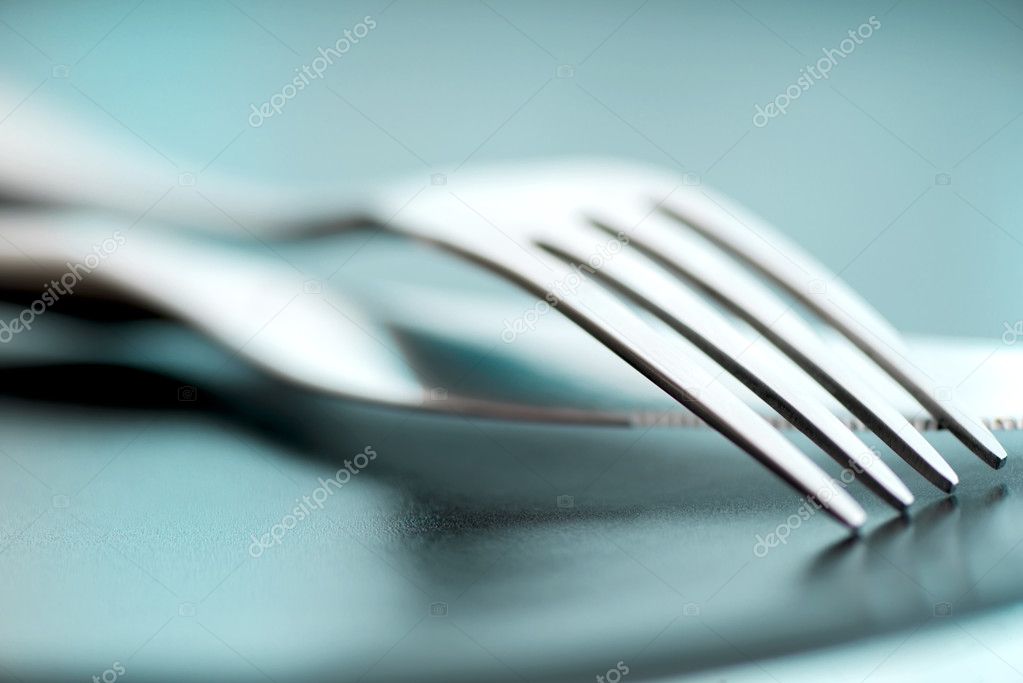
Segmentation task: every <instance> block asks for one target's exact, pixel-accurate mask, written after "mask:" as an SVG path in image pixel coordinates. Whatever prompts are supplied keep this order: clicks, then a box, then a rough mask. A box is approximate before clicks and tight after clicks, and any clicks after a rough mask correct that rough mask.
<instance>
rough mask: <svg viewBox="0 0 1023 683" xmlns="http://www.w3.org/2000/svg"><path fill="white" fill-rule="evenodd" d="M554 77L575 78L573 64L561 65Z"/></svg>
mask: <svg viewBox="0 0 1023 683" xmlns="http://www.w3.org/2000/svg"><path fill="white" fill-rule="evenodd" d="M554 75H555V76H556V77H558V78H575V67H574V66H573V65H571V64H560V65H558V68H556V69H555V70H554Z"/></svg>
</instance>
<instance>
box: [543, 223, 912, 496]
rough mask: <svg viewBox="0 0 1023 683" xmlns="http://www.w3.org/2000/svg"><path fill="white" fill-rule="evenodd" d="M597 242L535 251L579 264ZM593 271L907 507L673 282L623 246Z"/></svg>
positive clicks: (556, 241)
mask: <svg viewBox="0 0 1023 683" xmlns="http://www.w3.org/2000/svg"><path fill="white" fill-rule="evenodd" d="M600 236H601V233H600V232H598V231H597V230H596V229H595V228H593V227H591V226H588V225H580V226H577V227H576V228H574V229H572V230H571V231H566V230H565V229H564V228H563V229H562V230H559V231H558V232H557V233H555V232H554V231H550V236H549V237H547V238H545V239H544V240H543V241H542V242H541V246H542V247H543V248H544V249H546V250H548V251H550V252H551V253H552V254H554V255H555V256H557V257H558V258H561V259H562V260H565V261H566V262H568V263H574V264H585V263H586V261H587V256H586V254H588V253H593V248H594V247H595V245H597V243H598V240H599V239H600ZM592 271H593V274H594V276H595V277H597V278H599V279H600V280H601V281H603V282H605V283H606V284H608V285H609V286H611V287H612V288H614V289H616V290H618V291H619V292H621V293H623V294H624V295H625V296H626V297H628V298H629V299H632V300H633V301H635V302H636V303H637V304H639V305H640V306H642V307H643V308H645V309H647V310H648V311H650V312H651V313H653V314H654V315H656V316H657V317H658V318H660V319H661V320H662V321H664V322H665V323H666V324H668V325H669V326H671V327H672V328H673V329H675V330H676V331H677V332H679V333H680V334H681V335H682V336H684V337H685V338H686V339H688V340H689V341H690V342H692V343H693V344H694V345H695V346H696V347H697V348H699V349H700V350H701V351H703V352H704V353H706V354H707V355H708V356H710V357H711V358H712V359H713V360H714V361H715V362H716V363H717V364H718V365H720V366H721V367H723V368H724V369H726V370H727V371H728V372H729V373H731V374H732V375H734V376H735V377H736V378H737V379H739V381H741V382H742V383H743V384H745V385H746V386H747V387H749V389H750V390H751V391H753V392H754V393H755V394H757V395H758V396H759V397H760V398H762V399H763V400H765V401H766V402H767V403H768V404H769V405H771V407H772V408H774V409H775V410H776V411H777V412H778V413H779V414H780V415H781V416H782V417H784V418H785V419H786V420H788V421H789V422H790V423H791V424H792V425H793V426H795V427H796V428H797V429H799V430H800V431H801V432H803V433H804V434H806V435H807V436H808V437H809V438H810V439H811V440H812V441H813V442H814V443H816V444H817V445H818V446H820V447H821V448H822V449H823V450H824V451H825V452H826V453H827V454H828V455H830V456H831V457H833V458H834V459H835V460H836V461H838V463H839V464H841V465H842V466H843V467H848V468H850V469H852V470H854V471H856V472H861V473H862V474H863V475H864V476H865V481H864V483H865V484H866V485H867V487H868V488H870V489H871V490H872V491H874V492H875V493H876V494H878V495H879V496H880V497H881V498H883V499H884V500H885V501H886V502H888V503H889V504H891V505H892V506H893V507H895V508H896V509H899V510H902V509H905V508H906V507H908V506H909V505H910V504H912V502H913V494H912V493H910V491H909V489H908V488H906V485H905V484H904V483H902V480H900V479H899V478H898V477H897V476H896V475H895V473H894V472H892V471H891V469H889V468H888V466H887V465H885V464H884V462H882V461H881V459H880V458H878V457H877V456H876V455H875V454H874V452H873V451H871V450H870V449H869V448H868V447H867V446H866V444H864V443H863V442H862V441H860V439H859V438H858V437H857V436H856V435H855V434H853V433H852V431H851V430H850V429H849V428H848V427H846V426H845V425H844V424H842V422H841V421H840V420H839V419H838V418H837V417H835V416H834V415H833V414H832V413H831V412H830V411H829V410H828V409H827V408H825V407H824V406H823V405H822V404H820V403H819V402H818V401H816V400H814V399H813V398H811V397H809V396H804V395H800V394H799V393H797V392H795V391H792V390H791V389H790V388H789V386H790V385H791V383H790V382H788V381H786V380H785V378H783V377H780V376H779V374H778V373H777V372H775V371H774V370H773V369H772V368H770V367H769V366H768V365H767V364H766V363H764V362H761V361H760V359H759V358H756V357H754V356H752V355H749V354H745V351H746V350H747V348H748V346H747V343H746V340H745V339H744V338H743V336H742V335H741V334H739V332H738V331H736V330H735V328H734V327H732V325H731V324H730V323H729V322H728V321H727V320H725V318H724V316H722V315H721V314H719V313H718V312H717V311H715V310H714V309H713V307H711V306H710V305H708V304H707V303H705V302H704V301H703V300H702V299H701V298H700V297H699V296H697V295H696V294H694V293H692V292H691V291H690V290H689V289H688V288H687V287H686V286H685V285H684V284H683V283H682V282H681V281H680V280H678V278H674V277H672V276H671V275H670V274H668V273H666V272H665V271H664V270H663V269H662V268H660V267H658V266H657V265H656V264H655V263H653V262H652V261H651V260H650V259H649V258H647V257H645V256H643V255H642V253H640V252H637V251H635V250H630V249H628V248H627V247H625V246H624V245H622V246H621V250H620V251H619V252H618V253H615V254H614V255H613V256H612V257H610V258H608V259H606V260H604V261H603V263H602V264H601V265H600V266H599V267H594V268H593V269H592ZM797 372H798V370H797Z"/></svg>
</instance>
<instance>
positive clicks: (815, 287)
mask: <svg viewBox="0 0 1023 683" xmlns="http://www.w3.org/2000/svg"><path fill="white" fill-rule="evenodd" d="M806 289H807V291H808V292H810V294H817V295H821V294H827V292H828V283H827V282H825V281H824V280H821V279H820V278H819V277H815V278H814V279H812V280H810V281H809V282H807V283H806Z"/></svg>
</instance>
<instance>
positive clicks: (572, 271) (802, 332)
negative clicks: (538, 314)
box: [377, 161, 1005, 523]
mask: <svg viewBox="0 0 1023 683" xmlns="http://www.w3.org/2000/svg"><path fill="white" fill-rule="evenodd" d="M691 180H692V179H691V178H690V177H687V176H681V177H679V176H677V175H676V174H672V173H666V172H662V171H658V170H654V169H649V168H645V167H641V166H635V165H628V164H622V163H621V162H607V161H603V162H601V161H596V162H572V163H563V164H544V165H526V166H521V167H518V168H514V167H511V168H509V167H507V166H505V167H501V168H494V169H491V170H483V171H477V172H474V173H472V174H468V175H462V174H460V175H459V176H458V177H456V178H453V179H449V182H448V183H447V184H445V185H439V186H428V187H426V188H423V187H418V188H416V187H400V188H396V189H395V190H393V191H391V192H388V193H385V194H384V195H383V196H382V197H381V199H380V202H379V205H378V210H377V214H378V215H380V216H387V217H389V219H388V222H387V224H388V226H389V227H391V228H392V229H395V230H397V231H399V232H402V233H404V234H407V235H412V236H415V237H417V238H419V239H422V240H425V241H427V242H430V243H433V244H436V245H439V246H441V247H443V248H445V249H447V250H449V251H452V252H455V253H457V254H459V255H461V256H463V257H466V258H468V259H470V260H473V261H475V262H477V263H480V264H482V265H484V266H486V267H488V268H490V269H491V270H494V271H495V272H498V273H500V274H502V275H504V276H505V277H507V278H508V279H511V280H513V281H515V282H517V283H518V284H520V285H522V286H523V287H525V288H526V289H527V290H529V291H531V292H533V293H534V294H536V295H537V296H540V297H542V298H544V299H546V300H547V301H548V302H550V304H551V305H552V306H557V307H558V308H559V309H560V310H561V312H562V313H565V314H566V315H567V316H568V317H569V318H570V319H572V320H573V321H574V322H576V323H577V324H579V325H580V326H581V327H583V328H584V329H585V330H586V331H588V332H589V333H590V334H592V335H593V336H595V337H597V338H598V339H599V340H600V341H602V342H603V343H604V344H605V345H607V346H608V348H610V349H611V350H612V351H614V352H615V353H618V355H620V356H621V357H622V358H624V359H625V360H626V361H627V362H629V363H630V364H632V365H633V367H635V368H636V369H637V370H639V371H640V372H641V373H642V374H644V375H645V376H646V377H647V378H648V379H650V380H651V381H653V382H654V383H655V384H657V385H658V386H660V387H661V388H662V389H664V390H665V391H666V392H667V393H669V394H670V395H672V396H673V397H674V398H676V399H678V400H680V401H681V402H683V403H684V404H685V405H687V407H689V408H690V409H692V410H693V411H694V412H695V413H697V415H699V416H700V417H702V418H703V419H704V420H705V421H706V422H708V423H709V424H711V425H712V426H715V427H716V428H718V429H719V430H720V431H722V433H724V434H725V435H726V436H728V437H729V438H731V439H732V440H733V441H735V442H736V443H737V444H739V445H740V447H742V448H744V449H745V450H747V451H748V452H750V453H751V454H753V455H755V456H756V457H758V459H760V460H762V461H764V462H765V463H766V464H768V465H769V466H770V467H772V469H774V470H775V471H777V472H779V473H780V474H782V476H784V477H786V478H788V479H789V480H790V481H793V479H795V480H797V481H794V482H793V483H796V485H797V487H799V488H801V489H802V490H804V491H807V483H808V482H809V481H810V480H811V479H814V477H816V476H817V474H816V473H814V474H813V475H812V476H811V475H810V474H809V472H810V470H809V469H807V468H806V467H805V465H806V463H805V462H802V461H799V460H798V458H796V457H795V456H794V454H793V453H792V452H791V451H789V450H788V449H785V448H784V447H781V446H780V445H779V444H778V443H776V441H775V440H774V439H773V437H770V436H769V435H768V434H767V432H766V431H765V430H763V429H762V426H763V425H761V424H759V423H756V419H755V418H754V417H753V416H751V415H749V414H746V413H744V412H743V411H741V409H739V408H738V407H737V406H736V405H735V402H734V401H732V398H733V397H731V396H730V395H728V394H727V393H722V392H721V391H719V390H718V389H717V388H716V383H715V382H714V380H713V378H709V377H707V376H704V375H700V374H699V372H698V369H694V368H693V367H691V366H690V365H689V364H688V362H687V359H686V356H688V355H690V354H692V353H694V352H695V353H705V354H707V355H708V356H710V357H711V358H712V359H713V360H714V361H715V362H716V363H718V364H719V365H720V366H721V367H722V368H723V369H725V370H726V371H728V372H730V373H731V374H733V375H735V377H736V378H737V379H739V380H740V381H742V382H743V383H744V384H746V385H747V386H748V387H749V388H751V389H752V390H753V391H754V393H756V394H757V395H759V396H760V397H761V398H762V399H764V400H765V401H767V402H768V403H769V404H770V405H771V406H772V407H773V408H775V409H776V410H778V412H779V413H780V414H781V415H782V416H783V417H785V418H786V419H788V420H789V421H790V422H792V424H793V425H794V426H796V427H797V428H800V429H801V430H802V431H803V432H804V433H806V434H807V435H808V436H809V437H810V438H811V439H812V440H813V441H814V442H816V443H817V444H818V445H820V446H821V447H822V448H823V449H824V450H825V451H826V452H827V453H828V454H829V455H832V456H833V457H835V458H836V459H837V460H839V462H842V463H843V464H845V465H847V466H850V467H853V468H854V469H855V470H856V471H857V472H859V473H860V474H861V475H863V478H864V480H865V482H866V483H867V484H868V485H869V486H871V488H873V489H874V490H875V491H876V492H878V493H879V494H880V495H882V497H884V498H885V499H886V500H888V501H889V502H891V503H893V504H895V505H896V506H899V507H904V506H905V505H908V504H909V502H910V501H911V500H912V496H911V494H910V493H909V491H908V490H907V489H905V487H904V485H902V483H901V482H900V481H898V479H897V478H896V477H895V476H894V474H891V472H890V470H888V469H887V467H886V466H884V465H883V463H880V462H877V459H876V458H873V459H872V458H870V457H869V456H868V457H864V454H863V451H865V450H866V448H865V446H862V443H861V442H859V441H858V439H856V438H855V437H853V436H852V435H851V433H849V432H848V430H845V429H844V427H842V426H841V425H838V424H837V421H836V420H835V418H834V416H833V415H831V414H830V413H828V411H827V410H826V409H822V407H821V405H820V404H819V403H818V402H817V401H816V400H814V399H813V398H811V397H806V396H803V395H801V394H800V393H799V392H798V391H794V390H793V389H792V387H791V383H790V381H789V380H790V379H792V373H800V372H804V373H806V374H808V375H810V377H811V378H813V379H814V380H815V381H816V382H817V383H819V385H820V386H821V388H822V389H823V390H826V391H827V392H829V393H831V394H832V395H833V396H834V397H835V398H837V399H838V400H839V401H840V402H841V403H842V404H843V405H845V407H846V408H848V409H849V410H850V411H851V412H852V413H853V414H854V415H856V417H858V418H859V419H861V420H862V421H863V422H864V424H866V425H867V427H868V428H869V429H871V430H873V431H874V432H875V433H877V434H878V435H879V436H880V437H881V439H882V440H883V441H885V443H887V444H888V445H889V446H890V447H891V448H892V449H893V450H894V451H895V452H896V453H898V455H900V456H901V457H902V458H904V459H905V460H906V461H907V462H909V463H910V464H911V465H912V466H913V467H914V468H916V469H917V470H918V471H919V472H920V473H921V474H922V475H923V476H924V477H926V478H927V479H928V480H930V481H931V482H932V483H933V484H935V485H936V486H938V487H939V488H941V489H943V490H945V491H951V490H952V489H953V488H954V487H955V485H956V483H957V481H958V479H957V477H956V475H955V473H954V471H952V468H951V467H950V466H949V465H948V463H947V462H945V460H944V459H943V458H942V457H941V456H940V455H939V454H938V453H937V452H936V451H935V450H934V449H933V447H931V446H930V444H929V443H928V442H927V441H926V440H925V439H924V438H923V436H922V435H920V434H919V432H917V431H916V430H915V429H914V428H913V427H912V426H911V425H909V423H908V422H907V421H906V419H905V417H904V416H902V415H900V414H899V413H898V411H896V410H894V408H892V407H891V406H890V405H888V404H887V403H886V402H885V401H884V400H882V399H880V398H879V397H878V395H877V394H876V392H873V391H872V389H871V388H870V387H869V386H866V385H865V384H864V383H863V382H861V381H860V380H859V379H858V378H856V377H851V376H849V373H848V372H846V371H845V370H844V368H843V367H841V364H839V363H837V362H835V361H834V360H833V359H831V358H830V357H829V356H830V353H829V352H828V351H827V350H826V348H825V346H824V345H823V344H821V343H820V341H819V339H818V338H817V335H816V333H815V332H814V331H813V329H812V328H810V327H809V326H808V325H807V324H806V323H805V322H804V321H803V320H802V318H801V317H800V316H799V315H798V314H797V313H796V312H794V311H793V310H791V306H790V305H789V304H788V303H787V302H786V301H784V300H783V299H781V298H780V297H779V295H778V294H777V293H776V292H775V289H777V288H780V289H783V290H785V291H786V292H787V293H788V294H789V295H791V296H793V297H794V298H796V299H797V300H798V301H799V302H800V303H801V304H802V305H803V306H804V307H805V308H806V309H808V310H809V311H810V312H812V313H813V314H815V315H816V316H818V317H820V318H821V319H822V320H823V321H824V322H825V323H827V324H828V325H830V326H832V327H834V328H835V329H836V330H838V331H839V332H841V333H842V334H843V335H845V336H846V337H848V338H849V339H850V341H852V342H853V343H854V344H855V345H856V346H858V347H860V349H861V350H862V351H863V352H864V353H865V354H866V355H867V356H868V357H870V358H871V359H872V360H873V361H875V362H876V363H877V365H878V366H879V367H880V368H881V369H882V370H883V371H884V372H886V373H887V374H888V375H890V376H891V377H892V378H893V379H895V380H896V381H897V382H899V383H900V384H902V386H903V387H904V388H906V389H907V391H908V392H909V393H910V394H911V395H913V396H914V397H915V398H916V399H917V400H918V401H919V403H920V405H921V406H922V408H923V409H926V410H927V411H929V412H930V413H931V414H932V415H934V417H935V418H936V419H937V420H939V421H940V422H941V423H942V425H943V426H945V427H947V428H948V429H950V431H952V432H953V433H954V434H955V435H956V436H957V437H958V438H959V439H960V441H962V443H964V444H965V445H966V446H967V447H969V448H970V450H972V451H974V452H975V453H976V454H977V455H978V456H980V457H981V458H983V459H984V460H985V461H986V462H988V463H989V464H991V465H992V466H996V467H997V466H999V465H1000V464H1001V463H1002V462H1003V461H1004V458H1005V451H1004V450H1003V449H1002V448H1001V446H1000V445H999V444H998V442H997V440H996V439H995V438H994V437H993V436H992V435H991V434H990V432H988V430H987V429H986V427H984V426H983V424H982V423H981V422H980V421H979V420H976V419H974V418H972V417H971V416H969V415H968V414H967V413H966V412H965V411H963V410H961V409H960V408H959V407H958V406H956V405H955V404H954V402H953V400H952V397H950V396H947V395H943V396H941V398H940V400H938V399H937V398H936V392H935V390H934V388H933V387H932V386H930V385H929V383H928V378H927V377H926V373H924V372H923V371H922V370H920V369H919V368H916V367H915V366H914V365H913V364H912V362H911V361H909V360H908V359H907V358H905V355H904V347H903V346H902V344H901V340H900V339H899V335H898V334H897V332H895V330H894V328H892V327H891V326H890V325H889V324H888V323H887V322H885V321H884V320H883V318H882V317H881V316H880V315H879V314H877V313H876V312H875V311H873V309H871V308H870V307H869V306H868V305H867V304H865V303H864V302H863V301H862V300H861V299H859V297H857V296H856V295H855V294H854V293H852V292H851V291H850V290H849V289H848V288H846V287H845V286H844V285H843V284H842V283H841V282H840V281H838V280H837V278H835V277H834V276H833V275H831V274H830V273H828V272H827V271H826V270H825V269H824V268H823V267H822V266H820V265H819V264H817V263H816V262H815V261H814V260H813V259H812V258H810V257H809V256H808V255H806V254H805V253H803V252H802V251H801V250H800V249H798V247H796V246H795V245H792V244H791V243H789V242H788V241H787V240H785V238H784V237H782V236H781V235H779V234H778V233H776V232H774V231H773V230H772V229H771V228H770V227H768V226H767V225H766V224H764V223H763V222H762V221H760V220H759V219H757V218H756V217H754V216H752V215H750V214H748V213H746V212H745V211H743V210H742V209H740V208H738V207H736V206H734V205H733V204H730V203H729V202H728V201H727V200H725V199H724V198H722V197H720V196H718V195H715V194H714V193H712V192H711V191H709V190H707V189H706V188H704V187H701V186H699V184H698V183H695V182H691ZM627 246H628V248H626V247H627ZM619 254H622V255H621V256H619ZM587 276H594V277H593V278H592V279H594V280H598V281H599V282H600V283H601V285H603V286H594V285H593V284H592V283H590V282H589V280H590V279H591V278H589V277H587ZM683 282H684V283H685V286H683ZM769 284H770V285H772V286H773V288H772V287H769V286H768V285H769ZM688 288H692V289H688ZM608 290H613V291H615V292H616V293H617V294H620V295H624V297H625V298H626V299H628V300H630V301H631V302H632V303H633V304H635V305H638V306H639V307H640V308H643V309H646V310H647V311H648V312H650V313H652V314H654V315H655V316H656V317H658V318H661V320H662V321H663V322H665V323H667V325H668V326H669V327H671V328H673V329H674V330H675V331H676V332H678V333H680V336H681V337H684V338H685V339H686V340H687V342H688V343H689V344H691V345H693V346H695V347H696V349H695V350H694V349H693V348H691V346H690V347H687V346H684V345H683V346H679V345H677V344H676V340H674V339H669V340H665V339H663V337H664V335H663V334H658V333H656V332H654V333H652V332H651V330H650V329H649V326H648V325H646V324H645V323H644V322H643V321H642V320H640V319H639V318H636V317H634V316H631V311H630V310H628V309H624V310H623V309H622V308H621V307H620V303H621V302H620V300H619V299H618V298H617V297H610V296H608ZM695 290H698V291H699V293H700V294H701V295H707V296H709V297H710V298H712V299H714V300H715V301H716V302H717V303H719V304H720V305H722V306H723V307H725V308H727V309H729V310H730V311H731V312H732V313H733V314H735V315H736V316H738V317H739V318H742V319H744V320H745V321H746V322H747V323H749V324H750V325H752V326H753V327H754V329H756V330H757V331H758V332H760V333H761V334H762V335H763V336H764V337H765V338H766V339H768V340H769V341H770V342H771V344H773V345H774V346H775V347H776V348H777V349H778V350H780V351H781V352H783V353H784V355H785V356H787V357H788V359H791V362H789V361H781V362H778V363H775V362H768V363H766V364H765V363H764V362H760V363H757V362H755V361H753V360H751V359H748V358H745V357H744V356H745V349H743V348H741V347H740V345H739V344H738V342H737V341H736V340H737V339H739V337H738V336H737V335H734V333H733V332H734V331H733V330H732V329H731V327H730V322H729V321H726V320H725V319H724V318H722V317H721V316H720V314H719V313H718V312H717V311H716V310H715V309H713V308H711V307H707V306H706V305H705V304H704V302H703V301H702V300H701V299H700V297H698V296H694V291H695ZM612 311H613V312H612ZM786 363H788V364H786ZM776 364H777V365H778V367H781V368H783V371H781V372H778V371H776V368H775V365H776ZM712 385H713V386H715V389H714V391H711V390H710V387H711V386H712ZM740 413H741V415H740ZM743 421H745V422H746V424H742V423H743ZM754 423H756V426H755V427H753V428H752V429H754V431H756V434H755V438H753V439H752V441H751V435H750V434H749V433H746V432H747V431H748V430H747V429H744V428H749V425H751V424H754ZM768 442H770V443H768ZM861 447H862V448H861ZM766 451H772V452H773V456H772V455H771V454H768V453H766ZM794 471H799V472H800V474H799V475H798V476H794V475H793V472H794ZM811 495H814V494H813V493H812V492H811ZM836 516H837V515H836ZM843 521H846V522H847V523H848V520H843Z"/></svg>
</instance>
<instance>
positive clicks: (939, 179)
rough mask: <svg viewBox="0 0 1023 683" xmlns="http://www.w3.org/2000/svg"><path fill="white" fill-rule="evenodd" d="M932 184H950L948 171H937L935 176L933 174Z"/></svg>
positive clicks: (950, 177) (950, 179)
mask: <svg viewBox="0 0 1023 683" xmlns="http://www.w3.org/2000/svg"><path fill="white" fill-rule="evenodd" d="M934 184H935V185H951V184H952V176H951V175H949V174H948V173H939V174H937V175H936V176H934Z"/></svg>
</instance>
